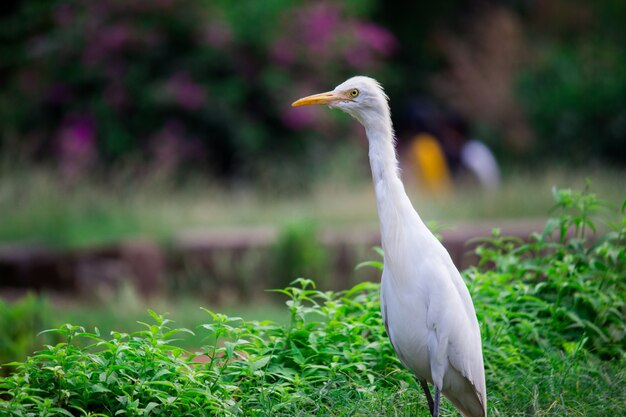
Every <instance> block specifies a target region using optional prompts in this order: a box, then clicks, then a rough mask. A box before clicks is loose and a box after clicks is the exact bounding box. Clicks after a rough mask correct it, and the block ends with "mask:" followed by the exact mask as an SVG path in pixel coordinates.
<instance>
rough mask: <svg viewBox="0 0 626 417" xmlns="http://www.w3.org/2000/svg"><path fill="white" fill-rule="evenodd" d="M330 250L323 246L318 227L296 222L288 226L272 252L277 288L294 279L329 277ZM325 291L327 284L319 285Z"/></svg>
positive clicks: (275, 286)
mask: <svg viewBox="0 0 626 417" xmlns="http://www.w3.org/2000/svg"><path fill="white" fill-rule="evenodd" d="M328 258H329V254H328V248H327V247H324V246H323V245H322V244H321V243H320V241H319V236H318V231H317V228H316V227H315V225H314V224H313V223H311V222H297V223H292V224H290V225H287V226H286V227H284V228H283V230H282V232H281V233H280V235H279V236H278V239H277V241H276V243H275V244H274V249H273V268H272V269H273V275H274V282H273V283H272V284H273V287H274V288H284V287H286V286H287V285H288V284H289V283H290V282H291V281H292V280H293V279H294V277H304V278H308V277H314V276H319V277H324V276H327V275H328V274H329V265H328V263H329V262H328ZM318 284H319V285H320V286H321V287H324V288H326V287H327V284H328V283H327V282H326V281H325V280H321V281H320V282H319V283H318Z"/></svg>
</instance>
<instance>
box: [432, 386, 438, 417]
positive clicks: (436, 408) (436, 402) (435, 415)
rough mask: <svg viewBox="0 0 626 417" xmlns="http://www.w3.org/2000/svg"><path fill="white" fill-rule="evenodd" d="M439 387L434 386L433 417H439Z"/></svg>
mask: <svg viewBox="0 0 626 417" xmlns="http://www.w3.org/2000/svg"><path fill="white" fill-rule="evenodd" d="M439 396H440V392H439V387H438V386H437V385H435V406H434V407H433V408H434V410H433V417H439Z"/></svg>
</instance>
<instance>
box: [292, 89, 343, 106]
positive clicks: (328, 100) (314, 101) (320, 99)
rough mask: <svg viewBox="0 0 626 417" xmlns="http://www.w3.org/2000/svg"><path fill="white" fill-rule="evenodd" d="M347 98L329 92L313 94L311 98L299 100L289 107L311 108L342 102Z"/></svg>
mask: <svg viewBox="0 0 626 417" xmlns="http://www.w3.org/2000/svg"><path fill="white" fill-rule="evenodd" d="M346 99H347V98H346V97H344V96H342V95H340V94H337V93H335V92H334V91H329V92H326V93H320V94H313V95H312V96H307V97H303V98H301V99H300V100H296V101H294V102H293V103H291V105H292V106H293V107H298V106H313V105H329V104H332V103H334V102H336V101H343V100H346Z"/></svg>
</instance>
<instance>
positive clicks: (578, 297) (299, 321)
mask: <svg viewBox="0 0 626 417" xmlns="http://www.w3.org/2000/svg"><path fill="white" fill-rule="evenodd" d="M554 198H555V199H556V208H555V210H554V211H553V217H551V218H550V219H549V220H548V221H547V223H546V227H545V229H544V231H543V232H542V233H537V234H535V235H533V237H532V238H531V239H530V240H529V241H527V242H522V241H519V240H516V239H510V238H506V237H502V236H500V235H499V234H498V233H497V232H496V233H495V234H494V236H493V237H492V238H491V239H488V240H486V241H485V242H484V243H483V245H481V246H480V247H479V249H478V250H477V253H478V255H479V256H480V260H481V262H480V264H479V266H478V267H475V268H470V269H468V270H466V271H464V272H463V275H464V278H465V279H466V282H467V284H468V287H469V290H470V293H471V294H472V298H473V300H474V304H475V306H476V311H477V315H478V319H479V323H480V325H481V333H482V339H483V355H484V358H485V374H486V382H487V389H488V403H489V404H488V407H489V415H490V416H519V417H522V416H529V417H544V416H575V417H578V416H581V417H582V416H589V417H596V416H597V417H600V416H617V415H622V414H623V409H624V399H625V397H624V388H623V387H624V380H625V379H626V345H625V340H626V321H625V319H624V317H625V316H626V281H625V280H624V276H626V200H622V201H623V203H622V204H620V205H619V207H615V206H613V207H612V208H611V209H610V210H609V211H610V213H609V212H607V211H603V208H604V207H606V205H605V203H604V202H602V201H600V200H599V199H598V198H597V197H596V196H595V195H594V194H591V193H589V192H587V191H585V192H577V191H572V190H555V192H554ZM602 214H604V215H605V216H608V218H609V219H611V224H610V225H609V228H608V230H606V231H603V232H602V234H601V235H596V236H594V235H593V234H592V233H590V232H591V231H592V230H593V229H594V228H595V224H596V223H597V221H598V218H599V216H600V217H601V216H602ZM614 215H616V216H614ZM615 217H617V218H618V219H617V220H615V219H614V218H615ZM372 265H374V266H375V265H378V264H377V263H372ZM280 293H281V294H283V296H284V297H285V298H286V299H287V303H286V305H287V308H286V309H284V310H283V311H284V314H286V316H287V320H286V321H283V322H280V323H277V322H274V321H271V320H258V319H261V317H255V320H252V321H249V320H245V319H243V318H240V317H231V316H228V315H226V314H223V313H217V312H213V311H209V310H206V311H203V312H202V314H201V315H200V316H198V317H197V318H196V316H195V314H196V313H193V314H194V316H193V317H186V318H185V320H186V319H188V320H189V324H194V322H195V321H196V320H198V321H197V322H196V323H195V325H193V326H187V328H181V327H182V326H181V324H182V322H179V323H172V322H170V321H169V320H168V319H166V318H165V317H164V316H162V315H159V314H156V313H154V312H150V317H147V315H144V317H145V319H144V320H142V321H144V322H145V324H141V325H140V330H138V331H135V332H133V333H130V334H129V333H126V332H119V331H113V332H111V333H110V334H104V333H103V332H100V331H95V330H89V329H85V328H83V327H81V326H76V325H69V324H68V325H62V326H60V327H59V328H57V329H53V330H51V331H49V332H46V333H45V334H44V336H46V337H53V338H55V339H56V340H55V341H54V342H51V343H49V344H48V345H47V346H46V347H45V348H44V349H43V350H42V351H40V352H37V353H36V354H34V355H32V356H31V357H30V358H29V359H27V360H26V361H24V362H23V363H14V364H11V366H14V367H16V368H15V369H16V372H15V373H14V374H13V375H12V376H9V377H7V378H1V379H0V395H1V397H2V398H4V400H0V414H1V413H4V414H2V415H12V416H26V415H37V416H57V415H67V416H105V415H106V416H109V415H127V416H148V415H150V416H173V417H177V416H183V415H184V416H209V415H211V416H212V415H220V416H221V415H224V416H243V415H246V416H300V415H301V416H309V415H317V416H341V417H343V416H355V415H357V416H428V415H429V414H428V410H427V406H426V402H425V400H424V397H423V394H421V393H420V391H419V388H418V387H417V384H416V383H415V380H414V378H413V376H412V375H411V374H410V373H409V372H408V371H407V370H406V369H404V368H403V367H402V366H401V364H400V363H399V361H398V359H397V357H396V355H395V353H394V352H393V349H392V347H391V345H390V343H389V341H388V339H387V337H386V335H385V330H384V326H383V323H382V319H381V316H380V311H379V310H380V305H379V298H378V294H379V286H378V284H374V283H362V284H358V285H357V286H355V287H354V288H352V289H350V290H347V291H342V292H322V291H318V290H316V289H315V286H314V283H313V281H311V280H305V279H299V280H297V281H296V282H295V283H294V285H293V286H291V287H289V288H286V289H285V290H281V291H280ZM127 297H129V296H127ZM120 303H122V305H124V304H128V300H124V299H121V300H120ZM161 307H163V306H161ZM283 317H284V316H283ZM77 320H78V323H81V322H82V323H84V321H85V320H87V317H78V318H77ZM189 329H191V330H189ZM192 333H193V334H192ZM189 338H192V340H201V342H202V345H201V346H199V347H198V348H197V349H193V350H191V351H188V350H185V349H181V348H180V346H181V341H180V340H179V339H182V340H185V339H189ZM198 338H199V339H198ZM182 343H183V344H184V342H182ZM194 343H195V342H194ZM198 354H202V355H204V362H203V363H199V362H197V357H196V356H197V355H198ZM442 406H443V412H442V416H446V417H447V416H453V415H456V413H455V411H454V410H453V407H452V406H451V405H450V404H449V403H448V402H447V401H445V400H444V402H443V405H442Z"/></svg>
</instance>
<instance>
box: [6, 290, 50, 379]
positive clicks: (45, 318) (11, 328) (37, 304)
mask: <svg viewBox="0 0 626 417" xmlns="http://www.w3.org/2000/svg"><path fill="white" fill-rule="evenodd" d="M51 324H52V322H51V320H50V306H49V305H48V303H47V301H46V300H45V299H44V298H42V297H39V296H36V295H34V294H29V295H28V296H26V297H24V298H22V299H21V300H19V301H16V302H8V301H5V300H4V299H3V298H0V334H1V335H2V337H0V364H2V365H4V364H6V363H7V362H9V361H14V360H24V359H26V357H27V356H28V355H30V354H31V353H32V352H33V351H34V350H35V349H37V348H39V347H40V346H41V345H42V343H49V342H50V341H51V338H50V337H46V338H38V337H37V333H39V332H40V331H41V330H43V329H46V328H49V327H50V325H51ZM9 370H10V368H6V367H3V368H2V372H0V373H7V372H8V371H9Z"/></svg>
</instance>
